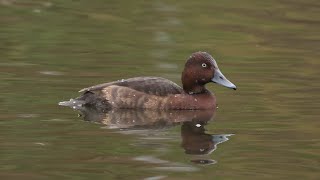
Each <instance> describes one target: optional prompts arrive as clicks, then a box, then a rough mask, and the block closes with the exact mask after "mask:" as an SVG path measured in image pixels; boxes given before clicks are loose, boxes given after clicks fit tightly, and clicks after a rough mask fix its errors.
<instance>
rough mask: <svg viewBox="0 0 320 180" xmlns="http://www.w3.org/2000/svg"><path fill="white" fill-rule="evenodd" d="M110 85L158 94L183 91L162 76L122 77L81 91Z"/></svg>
mask: <svg viewBox="0 0 320 180" xmlns="http://www.w3.org/2000/svg"><path fill="white" fill-rule="evenodd" d="M110 86H119V87H127V88H128V89H133V90H136V91H139V92H141V93H146V94H150V95H156V96H167V95H169V94H180V93H182V92H183V89H182V88H181V87H180V86H179V85H177V84H176V83H174V82H172V81H170V80H168V79H165V78H161V77H135V78H130V79H122V80H118V81H113V82H109V83H104V84H99V85H95V86H91V87H88V88H84V89H81V90H80V91H79V92H87V91H90V92H99V91H101V90H103V89H105V88H107V87H110Z"/></svg>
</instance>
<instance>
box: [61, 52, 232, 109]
mask: <svg viewBox="0 0 320 180" xmlns="http://www.w3.org/2000/svg"><path fill="white" fill-rule="evenodd" d="M181 81H182V85H183V87H182V88H181V87H180V86H179V85H177V84H176V83H174V82H172V81H170V80H168V79H165V78H161V77H135V78H130V79H123V80H119V81H114V82H109V83H105V84H99V85H96V86H91V87H88V88H85V89H82V90H80V91H79V92H83V95H82V96H80V97H78V98H76V99H71V100H70V101H64V102H60V103H59V105H62V106H70V107H73V108H75V109H76V108H78V107H95V108H97V109H102V110H107V109H113V108H119V109H124V108H125V109H181V110H183V109H185V110H187V109H189V110H190V109H194V110H196V109H214V108H216V98H215V96H214V94H213V93H211V92H210V91H209V90H207V89H206V88H205V85H206V84H207V83H210V82H214V83H217V84H220V85H223V86H225V87H228V88H231V89H234V90H235V89H236V86H235V85H234V84H232V83H231V82H230V81H229V80H228V79H226V78H225V76H224V75H223V74H222V73H221V71H220V70H219V68H218V65H217V63H216V61H215V60H214V59H213V57H212V56H211V55H210V54H208V53H206V52H196V53H193V54H192V55H191V56H190V57H189V59H188V60H187V62H186V64H185V67H184V70H183V72H182V76H181Z"/></svg>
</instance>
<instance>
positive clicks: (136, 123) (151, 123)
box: [78, 108, 232, 164]
mask: <svg viewBox="0 0 320 180" xmlns="http://www.w3.org/2000/svg"><path fill="white" fill-rule="evenodd" d="M78 110H80V113H81V114H80V115H81V116H82V117H83V119H84V120H85V121H91V122H97V123H101V124H104V125H106V127H107V128H110V129H122V130H128V131H129V130H136V129H144V130H149V129H163V128H169V127H172V126H178V125H181V138H182V143H181V147H182V148H183V149H184V151H185V153H186V154H189V155H193V156H194V157H192V158H193V160H191V162H193V163H197V164H214V163H215V161H214V160H211V159H209V158H210V157H208V158H206V156H207V155H209V154H211V153H212V152H213V151H214V150H216V149H217V145H218V144H220V143H223V142H226V141H228V140H229V139H228V137H229V136H231V135H232V134H207V133H206V130H205V126H206V125H207V124H208V122H210V121H212V120H213V119H214V116H215V110H190V111H151V110H131V109H114V110H109V111H108V112H101V111H98V110H96V109H90V108H81V109H78Z"/></svg>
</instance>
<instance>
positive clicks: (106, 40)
mask: <svg viewBox="0 0 320 180" xmlns="http://www.w3.org/2000/svg"><path fill="white" fill-rule="evenodd" d="M319 12H320V4H319V1H315V0H314V1H313V0H310V1H298V0H291V1H289V0H282V1H275V0H271V1H264V2H262V1H252V0H246V1H241V4H240V2H234V1H181V2H171V1H161V0H153V1H108V2H99V1H58V0H57V1H31V0H26V1H14V0H0V23H1V26H0V54H1V58H0V82H1V83H0V90H1V93H0V102H1V106H0V110H1V114H0V123H1V125H0V143H1V148H0V154H1V156H0V177H1V179H213V178H215V179H271V178H272V179H318V177H319V175H320V173H319V172H320V169H319V160H320V155H319V154H320V151H319V149H320V144H319V142H320V141H319V137H320V136H319V135H320V133H319V127H320V123H319V121H318V118H319V111H318V108H319V104H320V103H319V98H320V97H319V90H320V84H319V83H318V82H319V80H318V77H319V75H320V74H319V68H320V62H319V59H318V58H319V55H320V49H319V47H320V43H319V42H320V33H319V32H320V22H319V19H320V18H319V17H320V14H319ZM198 50H202V51H207V52H209V53H211V54H212V55H213V56H214V58H215V59H216V60H217V62H218V64H219V67H220V68H221V69H222V72H223V73H224V75H226V77H227V78H228V79H229V80H231V81H232V82H233V83H235V84H236V85H237V87H238V90H237V91H231V90H229V89H226V88H223V87H220V86H216V85H214V84H210V85H208V86H207V87H208V88H209V89H210V90H211V91H214V92H215V94H216V96H217V99H218V104H219V109H217V111H216V112H215V115H214V117H213V118H211V119H210V118H209V120H208V119H206V118H204V119H205V121H200V122H198V121H197V118H194V120H193V121H190V119H188V118H190V117H193V116H196V115H197V113H196V112H191V115H192V116H191V115H188V114H187V113H186V114H187V115H188V116H187V117H183V115H184V113H180V114H182V115H179V113H174V116H172V115H171V116H170V113H169V115H168V114H166V113H163V114H160V115H159V114H157V113H159V112H156V114H152V113H149V112H147V113H146V112H131V111H130V112H120V113H119V112H117V113H113V114H112V115H113V116H112V117H110V116H108V114H104V115H101V116H102V117H104V119H107V120H109V121H102V122H101V121H91V120H92V119H96V120H97V119H99V117H100V116H98V117H93V118H84V116H81V117H77V114H78V112H77V111H74V110H72V109H70V108H64V107H60V106H57V103H58V102H59V101H62V100H68V99H70V98H74V97H76V96H78V95H79V94H78V93H77V91H78V90H80V89H82V88H85V87H89V86H91V85H94V84H98V83H103V82H108V81H113V80H119V79H120V80H121V79H123V78H129V77H134V76H161V77H165V78H168V79H170V80H172V81H174V82H177V83H180V73H181V71H182V68H183V65H184V62H185V60H186V59H187V58H188V57H189V56H190V55H191V53H192V52H195V51H198ZM189 113H190V112H189ZM200 114H205V113H200ZM107 116H108V117H109V118H106V117H107ZM128 117H129V119H128ZM132 117H134V119H133V118H132ZM154 117H163V118H162V119H160V121H159V119H157V118H154ZM174 117H179V118H178V119H179V120H177V121H176V122H174V121H172V119H174ZM84 119H85V120H86V121H84ZM111 120H115V121H111ZM117 120H118V122H117ZM129 120H131V121H129ZM132 120H135V121H132ZM150 122H153V123H151V124H150ZM157 122H158V123H157ZM201 123H203V124H201ZM198 126H200V127H198ZM203 128H204V129H203ZM231 134H233V135H231ZM186 137H187V138H186ZM219 138H221V143H220V144H217V143H213V142H216V141H214V140H217V139H218V140H219ZM226 139H229V140H228V141H227V140H226ZM210 140H211V141H210ZM224 140H225V141H224ZM222 141H223V142H222ZM206 143H207V144H206ZM201 145H202V146H201ZM205 145H207V146H205ZM215 145H216V146H215ZM199 147H200V148H199ZM205 147H207V149H206V148H205ZM188 152H189V153H188ZM190 152H194V153H193V154H192V153H190ZM196 152H198V153H200V152H206V153H202V154H195V153H196Z"/></svg>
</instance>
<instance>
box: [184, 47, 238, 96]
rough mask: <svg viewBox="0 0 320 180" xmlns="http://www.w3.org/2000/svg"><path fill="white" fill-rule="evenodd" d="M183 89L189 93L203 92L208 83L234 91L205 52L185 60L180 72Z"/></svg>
mask: <svg viewBox="0 0 320 180" xmlns="http://www.w3.org/2000/svg"><path fill="white" fill-rule="evenodd" d="M181 80H182V84H183V89H184V90H185V91H186V92H187V93H189V94H193V93H201V92H203V91H205V87H204V85H205V84H207V83H210V82H213V83H217V84H220V85H222V86H225V87H227V88H231V89H234V90H236V89H237V87H236V86H235V85H234V84H233V83H231V82H230V81H229V80H228V79H227V78H226V77H225V76H224V75H223V74H222V72H221V71H220V69H219V68H218V65H217V62H216V61H215V60H214V59H213V57H212V56H211V55H210V54H209V53H206V52H195V53H193V54H192V55H191V56H190V57H189V59H188V60H187V62H186V64H185V67H184V70H183V72H182V78H181Z"/></svg>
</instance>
